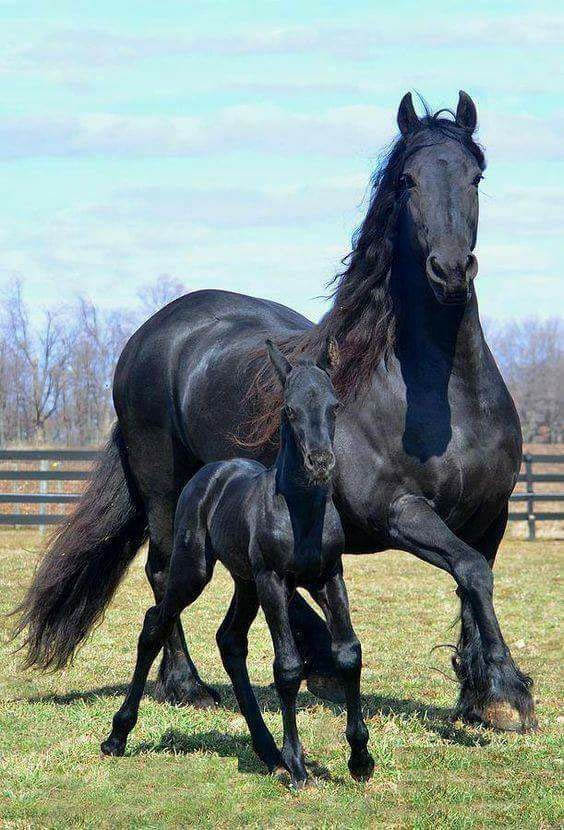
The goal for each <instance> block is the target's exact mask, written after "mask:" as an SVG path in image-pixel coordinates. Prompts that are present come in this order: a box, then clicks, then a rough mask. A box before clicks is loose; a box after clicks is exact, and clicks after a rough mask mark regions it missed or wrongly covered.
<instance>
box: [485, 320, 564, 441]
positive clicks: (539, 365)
mask: <svg viewBox="0 0 564 830" xmlns="http://www.w3.org/2000/svg"><path fill="white" fill-rule="evenodd" d="M485 329H486V334H487V337H488V342H489V343H490V346H491V348H492V351H493V352H494V355H495V357H496V359H497V361H498V363H499V365H500V368H501V371H502V374H503V376H504V378H505V381H506V383H507V384H508V386H509V389H510V391H511V393H512V395H513V398H514V400H515V404H516V406H517V410H518V412H519V416H520V418H521V426H522V429H523V437H524V439H525V441H547V442H558V441H561V440H562V411H563V395H564V352H563V349H562V319H561V318H558V317H552V318H549V319H544V320H541V319H538V318H535V317H530V318H527V319H524V320H510V321H508V322H506V323H495V322H493V321H487V323H486V325H485Z"/></svg>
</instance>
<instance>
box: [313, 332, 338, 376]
mask: <svg viewBox="0 0 564 830" xmlns="http://www.w3.org/2000/svg"><path fill="white" fill-rule="evenodd" d="M340 362H341V353H340V351H339V344H338V343H337V341H336V340H335V338H334V337H328V338H327V339H326V340H325V343H324V345H323V348H322V349H321V352H320V353H319V357H318V358H317V361H316V366H319V368H320V369H323V370H324V371H325V372H327V373H328V374H331V372H334V371H335V369H337V368H338V366H339V363H340Z"/></svg>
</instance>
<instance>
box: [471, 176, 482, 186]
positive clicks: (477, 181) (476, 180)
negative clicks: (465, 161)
mask: <svg viewBox="0 0 564 830" xmlns="http://www.w3.org/2000/svg"><path fill="white" fill-rule="evenodd" d="M483 178H484V177H483V176H482V174H481V173H478V175H477V176H474V178H473V179H472V184H473V185H474V187H478V185H479V184H480V182H481V181H482V179H483Z"/></svg>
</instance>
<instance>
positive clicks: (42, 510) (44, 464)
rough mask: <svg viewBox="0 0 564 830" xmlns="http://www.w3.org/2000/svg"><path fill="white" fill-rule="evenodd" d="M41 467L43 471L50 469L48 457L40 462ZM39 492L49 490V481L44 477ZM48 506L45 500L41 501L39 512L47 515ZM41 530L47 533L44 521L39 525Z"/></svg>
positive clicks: (42, 492)
mask: <svg viewBox="0 0 564 830" xmlns="http://www.w3.org/2000/svg"><path fill="white" fill-rule="evenodd" d="M39 469H40V470H41V471H42V472H45V471H46V470H48V469H49V462H48V461H47V460H46V459H42V460H41V461H40V462H39ZM39 492H40V493H41V495H44V494H45V493H46V492H47V481H46V480H45V479H44V478H42V479H41V481H40V482H39ZM46 507H47V506H46V504H45V502H40V504H39V513H40V515H41V516H44V515H45V513H46ZM39 532H40V533H41V534H43V533H45V522H42V523H41V524H40V525H39Z"/></svg>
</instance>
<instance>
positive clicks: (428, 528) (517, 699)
mask: <svg viewBox="0 0 564 830" xmlns="http://www.w3.org/2000/svg"><path fill="white" fill-rule="evenodd" d="M389 529H390V536H391V539H392V541H393V543H394V544H396V545H397V546H398V547H400V548H402V549H403V550H407V551H410V552H411V553H414V554H415V555H416V556H418V557H419V558H420V559H423V560H425V561H426V562H430V563H431V564H433V565H436V566H437V567H439V568H442V569H443V570H445V571H447V572H448V573H450V574H451V575H452V576H453V577H454V579H455V580H456V583H457V586H458V588H459V590H460V592H461V593H462V594H463V595H464V599H465V601H467V602H468V605H469V606H470V608H471V611H472V616H473V619H474V621H475V624H476V628H477V631H478V635H479V638H480V644H479V654H480V659H479V660H471V659H467V660H465V661H464V663H463V665H464V669H465V671H466V672H467V676H466V677H465V680H464V682H465V684H466V686H467V688H468V689H469V690H470V689H471V690H472V696H473V703H474V706H475V708H476V709H477V710H478V711H479V712H482V713H484V714H485V715H486V716H487V714H488V712H490V711H491V712H492V713H493V712H496V711H500V710H502V709H506V708H509V709H513V710H515V713H516V716H517V717H516V723H517V724H518V727H519V729H522V730H526V729H531V728H535V726H536V718H535V715H534V704H533V699H532V696H531V691H530V687H531V681H530V680H529V678H527V677H526V675H524V674H523V673H522V672H521V671H520V670H519V669H518V668H517V666H516V665H515V663H514V661H513V658H512V656H511V653H510V651H509V648H508V646H507V644H506V643H505V641H504V639H503V635H502V633H501V629H500V626H499V622H498V620H497V617H496V613H495V610H494V605H493V575H492V571H491V568H490V566H489V564H488V562H487V560H486V558H485V557H484V556H483V554H482V553H481V552H479V551H477V550H476V549H475V548H473V547H471V546H470V545H469V544H467V543H466V542H464V541H463V540H462V539H460V538H458V537H457V536H455V534H454V533H453V532H452V531H451V530H450V529H449V528H448V527H447V525H446V524H445V523H444V522H443V521H442V519H441V518H440V517H439V516H438V515H437V514H436V513H435V512H434V510H433V508H432V507H431V505H430V504H429V503H428V502H427V501H426V499H424V498H422V497H420V496H409V495H405V496H402V497H401V498H399V499H398V500H397V501H396V502H395V503H394V504H393V505H392V508H391V510H390V515H389ZM463 613H465V614H466V615H468V606H466V605H465V608H464V609H463ZM464 625H465V627H466V628H467V630H468V628H469V626H470V620H469V618H468V616H466V619H465V621H464ZM467 633H469V632H468V631H467ZM474 636H475V635H474ZM487 722H488V725H490V726H494V727H497V726H498V724H497V722H496V721H495V720H488V721H487ZM512 728H515V726H513V727H512Z"/></svg>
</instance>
